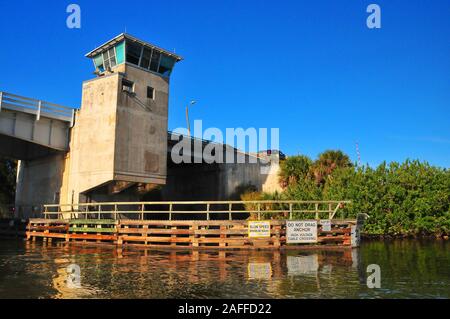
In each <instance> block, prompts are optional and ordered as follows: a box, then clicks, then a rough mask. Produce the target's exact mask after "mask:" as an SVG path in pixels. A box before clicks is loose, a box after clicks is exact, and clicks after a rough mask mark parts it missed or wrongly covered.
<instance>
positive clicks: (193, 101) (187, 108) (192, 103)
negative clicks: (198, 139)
mask: <svg viewBox="0 0 450 319" xmlns="http://www.w3.org/2000/svg"><path fill="white" fill-rule="evenodd" d="M195 103H197V101H195V100H192V101H191V102H189V104H188V105H187V106H186V124H187V130H188V135H189V136H191V125H190V124H189V105H194V104H195Z"/></svg>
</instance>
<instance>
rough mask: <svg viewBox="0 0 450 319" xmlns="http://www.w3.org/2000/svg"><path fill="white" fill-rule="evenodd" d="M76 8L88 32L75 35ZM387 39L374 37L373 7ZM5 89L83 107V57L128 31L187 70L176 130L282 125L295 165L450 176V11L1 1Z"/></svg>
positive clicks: (180, 75) (174, 0)
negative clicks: (449, 170) (406, 165)
mask: <svg viewBox="0 0 450 319" xmlns="http://www.w3.org/2000/svg"><path fill="white" fill-rule="evenodd" d="M70 3H77V4H79V5H80V6H81V10H82V28H81V29H80V30H73V29H72V30H71V29H68V28H67V27H66V17H67V15H68V14H67V13H66V12H65V11H66V7H67V5H68V4H70ZM370 3H377V4H379V5H380V6H381V9H382V28H381V29H379V30H369V29H368V28H367V27H366V18H367V16H368V14H367V13H366V7H367V5H368V4H370ZM0 12H1V13H2V18H1V19H0V35H1V41H2V44H1V50H0V61H1V74H0V90H4V91H8V92H11V93H17V94H21V95H25V96H30V97H35V98H41V99H45V100H49V101H51V102H55V103H60V104H66V105H69V106H79V105H80V100H81V82H82V81H83V80H87V79H90V78H92V77H93V75H92V72H93V66H92V63H91V61H89V60H88V59H87V58H85V57H84V54H85V53H87V52H88V51H90V50H91V49H93V48H94V47H96V46H98V45H100V44H102V43H103V42H105V41H106V40H108V39H110V38H112V37H113V36H115V35H117V34H119V33H121V32H124V31H125V28H126V30H127V32H128V33H130V34H132V35H134V36H136V37H139V38H142V39H144V40H147V41H149V42H152V43H155V44H157V45H159V46H161V47H164V48H166V49H169V50H173V49H176V52H177V53H178V54H180V55H182V56H183V57H184V58H185V60H184V61H182V62H181V63H179V64H178V65H177V66H176V68H175V70H174V72H173V74H172V79H171V97H170V108H169V128H171V129H173V128H176V127H180V126H185V118H184V105H185V104H186V103H187V102H188V101H189V100H190V99H196V100H197V101H198V104H197V105H195V106H194V108H193V109H192V112H191V120H192V121H193V120H194V119H202V120H203V123H204V126H213V127H219V128H221V129H225V128H226V127H244V128H247V127H256V128H259V127H268V128H270V127H279V128H280V133H281V141H280V143H281V149H282V150H283V151H284V152H285V153H287V154H290V155H292V154H298V153H303V154H307V155H309V156H311V157H315V156H316V155H317V154H318V153H319V152H321V151H323V150H325V149H336V148H339V149H342V150H344V151H345V152H347V153H348V154H349V155H350V156H351V158H352V159H353V160H356V159H357V156H356V151H355V142H356V141H358V142H359V145H360V152H361V157H362V162H363V163H369V164H371V165H377V164H379V163H380V162H381V161H383V160H387V161H394V160H395V161H403V160H404V159H406V158H414V159H415V158H418V159H420V160H427V161H429V162H430V163H432V164H435V165H439V166H443V167H450V0H432V1H425V0H421V1H419V0H409V1H404V0H389V1H379V0H371V1H363V0H351V1H348V0H329V1H325V0H314V1H313V0H310V1H299V0H295V1H294V0H293V1H262V0H252V1H250V0H247V1H244V0H234V1H219V0H218V1H211V0H189V1H187V0H186V1H181V0H164V1H161V0H160V1H149V0H146V1H98V0H96V1H87V0H83V1H80V0H71V1H62V0H59V1H50V0H48V1H23V0H19V1H5V0H0Z"/></svg>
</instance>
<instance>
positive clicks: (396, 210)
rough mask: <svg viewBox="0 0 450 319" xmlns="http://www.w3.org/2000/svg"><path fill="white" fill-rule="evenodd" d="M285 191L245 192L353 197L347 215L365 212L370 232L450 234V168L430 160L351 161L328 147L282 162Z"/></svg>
mask: <svg viewBox="0 0 450 319" xmlns="http://www.w3.org/2000/svg"><path fill="white" fill-rule="evenodd" d="M280 184H281V186H282V187H283V189H284V191H283V192H282V193H281V194H258V195H257V194H255V193H252V194H247V195H245V196H246V197H249V196H251V197H252V198H256V197H258V198H264V199H272V198H273V199H296V200H341V199H348V200H352V201H353V203H352V204H351V205H349V206H348V207H346V211H347V212H348V215H349V216H356V214H357V213H366V214H368V215H369V216H370V217H369V218H368V220H367V221H366V225H365V228H364V230H365V232H366V233H367V234H370V235H395V236H398V235H401V236H405V235H406V236H407V235H412V236H415V235H437V236H442V235H449V234H450V171H449V170H447V169H442V168H439V167H434V166H431V165H429V164H428V163H426V162H420V161H411V160H407V161H405V162H404V163H401V164H400V163H396V162H392V163H390V164H387V163H382V164H381V165H379V166H378V167H377V168H371V167H369V166H364V167H357V166H355V165H352V164H351V162H350V160H349V158H348V156H347V155H345V154H343V153H342V152H341V151H326V152H324V153H322V154H320V155H319V157H318V159H317V160H315V161H312V160H311V159H309V158H308V157H306V156H292V157H288V158H287V159H286V160H285V161H283V162H282V163H281V172H280Z"/></svg>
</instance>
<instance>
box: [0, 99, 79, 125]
mask: <svg viewBox="0 0 450 319" xmlns="http://www.w3.org/2000/svg"><path fill="white" fill-rule="evenodd" d="M2 109H6V110H11V111H20V112H24V113H28V114H33V115H36V120H39V119H40V117H41V116H42V117H47V118H50V119H56V120H61V121H64V122H68V123H70V126H71V127H72V126H73V123H74V118H75V109H74V108H71V107H67V106H62V105H58V104H54V103H50V102H46V101H41V100H36V99H31V98H28V97H23V96H20V95H16V94H11V93H7V92H2V91H0V111H1V110H2Z"/></svg>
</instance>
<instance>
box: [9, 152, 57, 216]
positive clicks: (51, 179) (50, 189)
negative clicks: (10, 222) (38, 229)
mask: <svg viewBox="0 0 450 319" xmlns="http://www.w3.org/2000/svg"><path fill="white" fill-rule="evenodd" d="M64 158H65V155H64V154H56V155H52V156H48V157H45V158H42V159H36V160H32V161H19V163H18V167H17V185H16V206H17V207H19V206H20V207H23V213H24V214H25V216H27V215H28V216H29V214H30V212H31V206H39V205H42V204H53V203H58V201H59V197H60V196H61V186H62V180H63V178H62V177H63V174H64V172H65V171H66V167H65V159H64Z"/></svg>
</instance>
